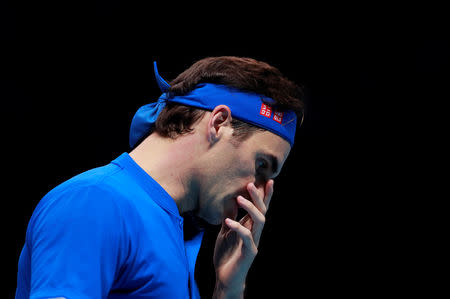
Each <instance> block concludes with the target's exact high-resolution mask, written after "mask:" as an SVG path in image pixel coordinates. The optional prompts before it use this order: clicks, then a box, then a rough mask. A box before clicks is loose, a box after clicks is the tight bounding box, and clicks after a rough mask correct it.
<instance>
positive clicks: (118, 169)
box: [16, 153, 203, 299]
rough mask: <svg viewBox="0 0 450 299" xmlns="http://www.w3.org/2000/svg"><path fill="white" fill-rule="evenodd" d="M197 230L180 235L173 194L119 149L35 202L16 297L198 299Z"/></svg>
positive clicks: (181, 230) (201, 234) (22, 255)
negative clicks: (190, 235) (117, 153)
mask: <svg viewBox="0 0 450 299" xmlns="http://www.w3.org/2000/svg"><path fill="white" fill-rule="evenodd" d="M202 236H203V232H202V231H200V232H199V233H198V234H197V235H195V236H194V237H193V238H192V239H190V240H184V236H183V218H182V217H181V216H180V214H179V212H178V209H177V206H176V203H175V201H174V200H173V198H172V197H171V196H170V195H169V194H168V193H167V192H166V191H165V190H164V189H163V188H162V187H161V186H160V185H159V184H158V183H157V182H156V181H155V180H153V179H152V178H151V177H150V176H149V175H148V174H147V173H146V172H145V171H144V170H143V169H142V168H140V167H139V166H138V165H137V164H136V163H135V162H134V160H133V159H132V158H131V157H130V156H129V155H128V154H127V153H123V154H122V155H120V156H119V157H118V158H117V159H115V160H114V161H112V162H111V163H110V164H108V165H105V166H102V167H98V168H94V169H91V170H88V171H86V172H84V173H82V174H79V175H77V176H75V177H73V178H71V179H70V180H68V181H66V182H64V183H62V184H61V185H59V186H57V187H56V188H54V189H53V190H51V191H50V192H49V193H47V194H46V195H45V196H44V197H43V198H42V200H41V201H40V202H39V204H38V205H37V207H36V209H35V211H34V212H33V215H32V217H31V219H30V222H29V224H28V228H27V234H26V241H25V245H24V247H23V249H22V252H21V255H20V259H19V271H18V275H17V290H16V298H48V297H60V296H61V297H66V298H80V299H81V298H90V299H92V298H199V297H200V296H199V292H198V288H197V285H196V283H195V280H194V269H195V261H196V258H197V254H198V251H199V249H200V244H201V240H202Z"/></svg>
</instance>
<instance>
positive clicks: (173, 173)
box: [130, 133, 199, 214]
mask: <svg viewBox="0 0 450 299" xmlns="http://www.w3.org/2000/svg"><path fill="white" fill-rule="evenodd" d="M194 142H195V137H193V136H180V137H178V138H177V139H175V140H173V139H170V138H163V137H161V136H159V135H158V134H157V133H153V134H151V135H150V136H148V137H147V138H146V139H145V140H144V141H143V142H142V143H141V144H140V145H139V146H137V147H136V148H135V149H134V150H133V151H132V152H131V153H130V156H131V157H132V158H133V160H134V161H135V162H136V163H137V164H138V165H139V166H140V167H141V168H142V169H144V170H145V172H147V173H148V174H149V175H150V176H151V177H152V178H153V179H154V180H155V181H157V182H158V184H160V185H161V186H162V187H163V188H164V190H166V192H167V193H168V194H169V195H170V196H171V197H172V198H173V199H174V200H175V202H176V204H177V207H178V211H179V213H180V214H182V213H184V212H188V211H192V210H195V209H196V208H197V205H198V189H199V188H198V183H197V181H196V178H195V169H196V167H195V161H196V157H198V155H197V153H196V152H194V151H187V150H186V149H187V148H188V149H195V148H197V147H196V146H192V145H193V144H194Z"/></svg>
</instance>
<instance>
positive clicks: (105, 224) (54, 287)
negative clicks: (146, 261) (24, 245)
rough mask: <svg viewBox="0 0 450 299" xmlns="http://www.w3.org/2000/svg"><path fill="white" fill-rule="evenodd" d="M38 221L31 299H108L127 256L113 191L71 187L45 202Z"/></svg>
mask: <svg viewBox="0 0 450 299" xmlns="http://www.w3.org/2000/svg"><path fill="white" fill-rule="evenodd" d="M44 198H45V197H44ZM33 218H34V219H32V227H31V233H30V238H29V245H30V249H31V282H30V298H45V297H47V298H49V297H50V298H51V297H65V298H105V297H107V295H108V293H109V290H110V289H111V287H112V284H113V282H114V279H115V277H116V274H117V273H118V272H119V268H120V263H121V260H122V256H124V255H125V253H124V251H125V249H124V246H123V244H125V243H124V237H123V231H124V230H123V228H122V224H123V219H122V216H121V211H120V208H119V207H118V205H117V200H116V199H115V198H114V194H113V192H112V191H108V190H106V189H105V188H103V189H102V188H101V187H97V186H88V187H72V188H66V189H65V190H64V191H62V192H56V194H52V195H51V196H50V198H45V204H43V205H42V206H40V207H39V209H37V211H35V215H33Z"/></svg>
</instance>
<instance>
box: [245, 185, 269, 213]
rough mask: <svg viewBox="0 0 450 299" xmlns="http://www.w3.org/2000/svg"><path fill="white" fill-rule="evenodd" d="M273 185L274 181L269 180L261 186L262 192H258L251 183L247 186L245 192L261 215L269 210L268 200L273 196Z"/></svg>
mask: <svg viewBox="0 0 450 299" xmlns="http://www.w3.org/2000/svg"><path fill="white" fill-rule="evenodd" d="M274 183H275V182H274V180H272V179H270V180H269V181H268V182H267V183H266V184H265V186H263V188H260V189H262V190H258V188H256V186H255V184H253V183H250V184H248V185H247V191H248V192H249V194H250V196H251V197H252V199H253V203H254V204H255V206H256V207H257V208H258V209H259V210H260V211H261V213H263V215H265V214H266V213H267V209H268V208H269V204H270V200H271V199H272V195H273V185H274Z"/></svg>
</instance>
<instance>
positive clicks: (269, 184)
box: [264, 180, 275, 209]
mask: <svg viewBox="0 0 450 299" xmlns="http://www.w3.org/2000/svg"><path fill="white" fill-rule="evenodd" d="M274 184H275V181H274V180H269V181H268V182H267V184H266V187H265V191H266V192H265V196H264V203H265V204H266V209H268V208H269V204H270V201H271V200H272V195H273V185H274Z"/></svg>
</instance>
